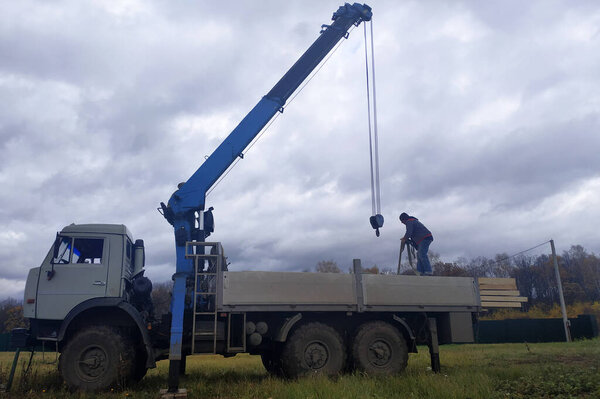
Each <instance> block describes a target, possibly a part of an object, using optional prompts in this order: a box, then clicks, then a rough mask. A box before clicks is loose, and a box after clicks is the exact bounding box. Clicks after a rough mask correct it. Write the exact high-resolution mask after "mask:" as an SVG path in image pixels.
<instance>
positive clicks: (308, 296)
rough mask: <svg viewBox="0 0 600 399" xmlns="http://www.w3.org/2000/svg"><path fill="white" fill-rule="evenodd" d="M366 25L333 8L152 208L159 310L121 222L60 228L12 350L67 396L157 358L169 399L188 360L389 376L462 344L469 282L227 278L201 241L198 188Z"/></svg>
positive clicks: (358, 14)
mask: <svg viewBox="0 0 600 399" xmlns="http://www.w3.org/2000/svg"><path fill="white" fill-rule="evenodd" d="M371 17H372V11H371V8H370V7H369V6H367V5H366V4H359V3H354V4H348V3H346V4H344V5H343V6H341V7H340V8H339V9H338V10H337V11H336V12H335V13H334V14H333V17H332V20H333V22H332V24H331V25H323V26H322V30H321V32H320V34H319V36H318V38H317V39H316V41H315V42H314V43H313V44H312V45H311V46H310V47H309V49H308V50H307V51H306V52H305V53H304V54H303V55H302V56H301V57H300V58H299V59H298V61H297V62H296V63H295V64H294V65H293V66H292V67H291V68H290V70H288V71H287V73H286V74H285V75H284V76H283V77H282V78H281V79H280V80H279V81H278V82H277V84H276V85H275V86H274V87H273V88H272V89H271V91H269V92H268V93H267V95H265V96H264V97H263V98H262V99H261V100H260V101H259V102H258V104H257V105H256V106H255V107H254V108H253V109H252V110H251V111H250V112H249V113H248V115H247V116H246V117H245V118H244V119H243V120H242V121H241V122H240V123H239V125H238V126H237V127H236V128H235V129H234V130H233V131H232V132H231V133H230V134H229V136H228V137H227V138H226V139H225V140H224V141H223V142H222V143H221V144H220V145H219V147H218V148H217V149H216V150H215V151H214V152H213V153H212V155H211V156H210V157H208V158H207V159H206V160H205V162H204V163H203V164H202V165H201V166H200V167H199V168H198V170H197V171H196V172H195V173H194V174H193V175H192V176H191V177H190V178H189V179H188V180H187V181H186V182H185V183H184V184H183V185H182V186H181V187H179V188H178V190H177V191H176V192H175V193H174V194H173V195H172V196H171V198H170V199H169V201H168V203H167V204H165V203H161V208H160V210H161V213H162V214H163V216H164V217H165V219H166V220H167V221H168V222H169V223H170V224H171V225H172V226H173V229H174V237H175V248H176V271H175V274H174V275H173V281H174V283H173V293H172V301H171V309H170V312H169V313H167V314H164V315H156V314H155V312H154V306H153V303H152V299H151V291H152V283H151V281H150V280H149V279H148V278H147V277H145V276H144V267H145V249H144V242H143V240H141V239H135V238H134V236H133V235H132V233H131V232H130V231H129V229H128V228H127V227H125V226H124V225H118V224H71V225H68V226H66V227H64V228H63V229H62V230H61V231H60V232H58V233H57V235H56V239H55V241H54V243H53V245H52V246H51V248H50V250H49V251H48V254H47V255H46V257H45V259H44V260H43V261H42V263H41V265H40V266H39V267H36V268H33V269H31V270H30V271H29V275H28V277H27V282H26V287H25V291H24V304H23V312H24V316H25V317H26V318H28V319H29V321H30V327H29V329H28V330H19V331H15V333H14V342H17V343H19V344H20V345H21V346H27V345H34V344H36V343H40V342H45V343H47V344H52V345H55V346H56V349H57V351H58V352H59V353H60V358H59V369H60V373H61V375H62V377H63V379H64V380H65V381H66V383H67V384H68V385H69V386H70V387H71V388H73V389H80V390H104V389H107V388H109V387H111V386H115V385H117V384H119V383H122V382H124V381H139V380H140V379H142V378H143V377H144V375H145V374H146V371H147V370H148V369H149V368H153V367H155V366H156V362H157V361H159V360H161V359H167V358H168V359H169V377H168V387H169V388H168V389H169V392H175V391H177V389H178V386H179V376H180V374H181V373H182V372H185V359H186V356H188V355H193V354H206V353H212V354H221V355H223V356H233V355H236V354H238V353H250V354H255V355H260V356H261V358H262V361H263V364H264V366H265V368H266V369H267V371H268V372H270V373H272V374H275V375H279V376H286V377H297V376H302V375H306V374H313V373H320V374H325V375H333V374H337V373H340V372H342V371H344V370H353V369H357V370H363V371H366V372H368V373H372V374H392V373H398V372H400V371H402V370H403V369H404V368H405V367H406V364H407V360H408V354H409V353H410V352H415V351H416V350H417V347H416V345H417V343H419V342H425V341H427V340H429V342H430V343H431V344H432V345H433V344H435V345H437V343H438V341H439V342H440V343H452V342H472V341H473V329H472V323H473V317H474V315H475V314H476V313H477V312H478V311H479V310H480V306H481V302H480V299H479V294H478V286H477V283H476V281H474V280H473V279H472V278H449V277H444V278H442V277H419V276H401V275H387V276H383V275H371V274H363V273H362V272H361V265H360V260H358V259H355V260H354V269H353V270H354V272H353V273H350V274H334V273H306V272H304V273H296V272H261V271H230V270H228V266H227V265H228V260H227V258H226V256H225V252H224V250H223V246H222V245H221V243H219V242H209V241H207V238H208V236H209V235H210V233H211V232H213V230H214V221H213V215H212V210H213V208H212V207H209V208H208V209H207V208H206V205H205V198H206V193H207V190H208V189H209V188H210V187H211V186H212V185H213V184H214V183H215V182H216V181H217V179H218V178H219V177H220V176H221V175H222V174H223V173H224V172H225V171H226V170H227V168H228V167H229V166H230V165H231V164H232V163H233V162H234V161H235V160H236V158H238V157H241V156H242V154H243V150H244V149H245V148H246V147H247V146H248V145H249V143H250V142H251V141H252V140H253V139H254V138H255V137H256V136H257V134H258V133H259V132H260V131H261V129H263V127H264V126H265V125H266V124H267V123H268V122H269V121H270V120H271V119H272V118H273V116H274V115H275V114H276V113H277V112H281V111H282V110H283V106H284V105H285V104H286V101H287V100H288V99H289V97H290V95H291V94H292V93H293V92H294V91H295V90H296V89H297V88H298V87H299V86H300V84H301V83H302V82H303V81H305V80H306V78H307V77H308V76H309V74H310V73H311V72H312V71H313V70H314V69H315V67H317V65H318V64H319V63H320V62H321V61H322V60H323V59H324V57H325V56H326V55H327V54H328V53H330V51H331V50H332V49H333V47H334V46H335V45H336V44H337V43H338V42H339V41H340V40H341V39H343V38H347V37H348V31H349V29H350V28H351V27H352V26H354V25H355V26H358V25H359V24H360V23H361V22H366V21H370V19H371ZM376 216H377V217H376V218H373V217H372V219H371V224H372V226H373V227H374V228H379V227H381V225H382V224H383V217H381V215H376ZM373 220H374V221H373ZM436 332H437V336H436V335H435V333H436ZM428 337H429V338H428ZM432 337H433V338H432ZM432 340H433V341H435V342H433V341H432Z"/></svg>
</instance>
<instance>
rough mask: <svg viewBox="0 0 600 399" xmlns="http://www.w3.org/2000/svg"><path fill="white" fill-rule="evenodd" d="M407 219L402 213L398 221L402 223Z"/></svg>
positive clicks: (405, 214) (404, 213)
mask: <svg viewBox="0 0 600 399" xmlns="http://www.w3.org/2000/svg"><path fill="white" fill-rule="evenodd" d="M407 219H408V214H407V213H406V212H402V213H401V214H400V221H401V222H404V221H405V220H407Z"/></svg>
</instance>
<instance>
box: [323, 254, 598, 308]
mask: <svg viewBox="0 0 600 399" xmlns="http://www.w3.org/2000/svg"><path fill="white" fill-rule="evenodd" d="M429 258H430V260H431V265H432V268H433V275H434V276H457V277H512V278H515V280H516V282H517V288H518V289H519V292H520V294H521V295H522V296H526V297H528V298H529V302H527V303H526V304H524V310H527V309H528V308H529V307H530V306H536V305H537V306H539V305H547V306H551V305H552V304H556V303H557V302H558V301H559V297H558V285H557V282H556V276H555V272H554V260H553V259H552V256H551V255H547V254H541V255H527V254H520V255H517V256H508V255H507V254H497V255H496V256H494V257H493V258H487V257H484V256H478V257H476V258H473V259H466V258H459V259H458V260H456V261H454V262H444V261H442V260H441V259H440V256H439V255H438V254H436V253H433V252H430V254H429ZM557 261H558V269H559V272H560V278H561V281H562V286H563V294H564V297H565V302H566V303H567V304H574V303H578V302H598V301H600V257H599V256H597V255H595V254H594V253H590V252H588V251H586V250H585V248H583V247H582V246H581V245H573V246H571V248H570V249H569V250H567V251H564V252H563V253H562V254H561V255H558V256H557ZM396 269H397V268H396V267H394V268H391V267H389V266H383V267H379V266H377V265H373V266H372V267H370V268H364V269H363V273H374V274H396V273H397V270H396ZM348 270H349V272H351V268H349V269H348ZM315 271H317V272H324V273H341V272H342V269H341V268H340V267H339V266H338V265H337V263H336V262H335V261H333V260H326V261H320V262H318V263H317V265H316V267H315ZM400 273H401V274H406V275H410V274H415V272H414V270H413V268H412V267H411V266H410V265H409V264H408V262H403V263H402V265H401V268H400Z"/></svg>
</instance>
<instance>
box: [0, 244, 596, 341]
mask: <svg viewBox="0 0 600 399" xmlns="http://www.w3.org/2000/svg"><path fill="white" fill-rule="evenodd" d="M429 257H430V260H431V264H432V267H433V275H435V276H459V277H512V278H515V279H516V282H517V288H518V289H519V292H520V294H521V295H522V296H526V297H528V298H529V301H528V302H527V303H525V304H523V310H525V311H527V310H529V308H530V307H534V306H535V307H540V306H542V307H547V308H550V307H551V306H552V305H554V304H556V303H558V302H559V297H558V286H557V284H556V277H555V274H554V263H553V259H552V257H551V256H550V255H546V254H541V255H527V254H521V255H518V256H512V257H511V256H508V255H507V254H497V255H496V256H494V257H493V258H487V257H483V256H479V257H476V258H473V259H466V258H459V259H458V260H456V261H454V262H444V261H442V260H441V259H440V256H439V255H438V254H436V253H433V252H430V254H429ZM557 258H558V268H559V271H560V277H561V281H562V286H563V294H564V297H565V302H566V303H567V304H576V303H580V302H600V257H599V256H597V255H596V254H594V253H591V252H588V251H586V250H585V248H583V247H582V246H581V245H573V246H571V248H570V249H569V250H567V251H564V252H563V253H562V254H561V255H559V256H558V257H557ZM314 270H315V271H316V272H320V273H342V272H343V271H342V269H341V268H340V267H339V266H338V264H337V263H336V262H335V261H333V260H324V261H320V262H318V263H317V265H316V266H315V269H314ZM304 271H305V272H308V271H310V270H308V269H305V270H304ZM348 272H349V273H352V267H349V268H348ZM363 273H373V274H396V273H397V268H396V267H395V266H394V267H393V268H392V267H390V266H383V267H380V266H378V265H373V266H371V267H369V268H363ZM400 273H401V274H406V275H408V274H414V271H413V269H412V268H411V267H410V265H409V264H408V262H404V263H403V264H402V265H401V270H400ZM171 286H172V283H171V282H162V283H155V284H154V289H153V291H152V298H153V301H154V305H155V314H156V315H161V314H164V313H167V312H168V310H169V306H170V298H171V288H172V287H171ZM26 326H27V320H26V319H24V318H23V307H22V301H20V300H17V299H13V298H8V299H5V300H4V301H2V302H0V332H10V331H11V330H12V329H13V328H18V327H26Z"/></svg>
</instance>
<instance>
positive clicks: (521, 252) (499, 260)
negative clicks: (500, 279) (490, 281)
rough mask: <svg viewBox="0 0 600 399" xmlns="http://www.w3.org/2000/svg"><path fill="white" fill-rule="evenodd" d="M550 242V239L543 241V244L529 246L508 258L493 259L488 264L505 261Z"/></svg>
mask: <svg viewBox="0 0 600 399" xmlns="http://www.w3.org/2000/svg"><path fill="white" fill-rule="evenodd" d="M549 242H550V240H548V241H544V242H543V243H541V244H538V245H536V246H534V247H531V248H529V249H525V250H523V251H520V252H517V253H516V254H513V255H510V256H507V257H506V258H502V259H498V260H495V261H493V262H491V263H489V264H488V265H493V264H495V263H500V262H503V261H505V260H509V259H511V258H514V257H515V256H518V255H521V254H524V253H525V252H529V251H531V250H533V249H536V248H539V247H541V246H542V245H546V244H548V243H549Z"/></svg>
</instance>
